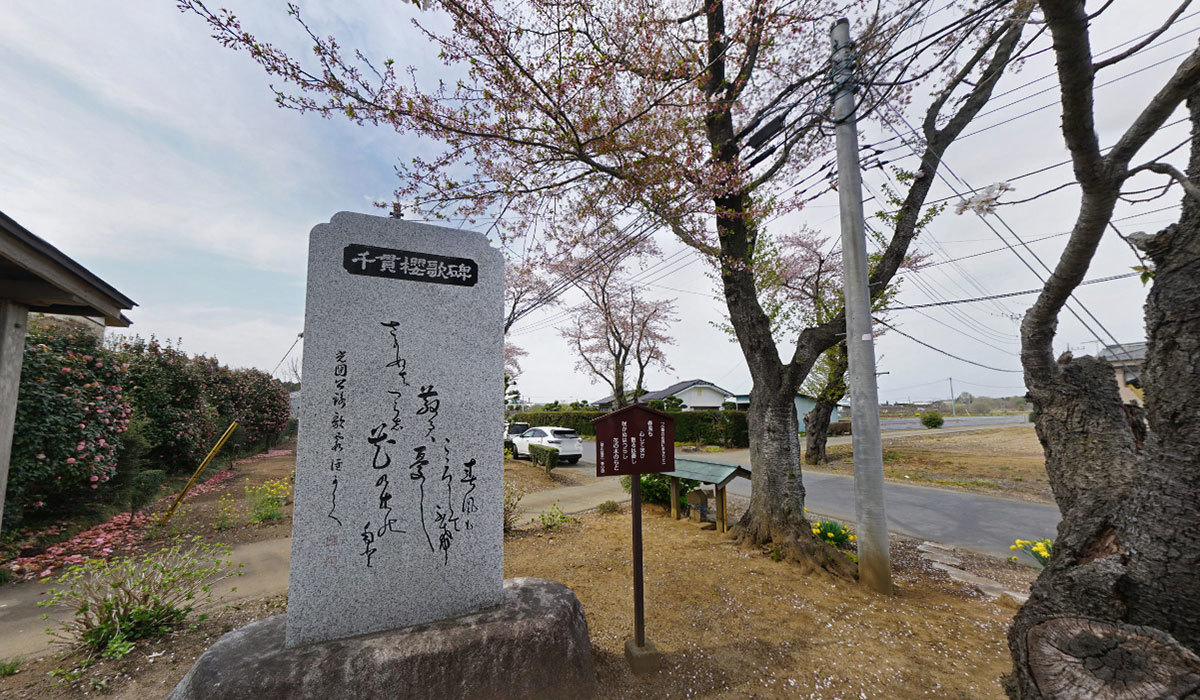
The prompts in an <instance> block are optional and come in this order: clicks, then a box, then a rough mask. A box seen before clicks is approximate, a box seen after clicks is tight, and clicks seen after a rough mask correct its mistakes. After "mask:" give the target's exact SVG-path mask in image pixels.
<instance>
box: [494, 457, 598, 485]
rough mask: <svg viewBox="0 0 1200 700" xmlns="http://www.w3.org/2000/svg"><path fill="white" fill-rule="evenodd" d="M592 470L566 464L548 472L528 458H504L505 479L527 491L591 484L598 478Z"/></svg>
mask: <svg viewBox="0 0 1200 700" xmlns="http://www.w3.org/2000/svg"><path fill="white" fill-rule="evenodd" d="M591 470H592V468H591V467H566V466H564V467H558V468H556V469H552V470H550V473H549V474H547V473H546V470H545V469H544V468H542V467H539V466H538V465H536V464H534V463H533V462H530V461H528V460H523V459H506V460H504V479H505V480H506V481H508V482H509V483H511V484H513V485H514V486H516V487H518V488H521V489H524V490H525V493H534V492H536V491H545V490H547V489H560V488H563V487H565V486H581V485H583V484H590V483H592V482H593V481H595V480H596V478H597V477H596V476H595V474H594V473H593V472H592V471H591Z"/></svg>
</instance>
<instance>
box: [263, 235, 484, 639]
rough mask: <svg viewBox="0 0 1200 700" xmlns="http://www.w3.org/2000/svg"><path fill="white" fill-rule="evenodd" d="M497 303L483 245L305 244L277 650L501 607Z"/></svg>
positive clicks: (370, 239) (443, 240) (468, 239)
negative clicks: (292, 480) (284, 604)
mask: <svg viewBox="0 0 1200 700" xmlns="http://www.w3.org/2000/svg"><path fill="white" fill-rule="evenodd" d="M503 298H504V260H503V257H502V255H501V254H500V252H499V251H498V250H496V249H495V248H493V247H491V246H490V245H489V244H488V241H487V238H486V237H485V236H483V235H482V234H479V233H473V232H469V231H461V230H457V229H448V228H441V227H437V226H429V225H425V224H418V223H413V222H409V221H404V220H401V219H390V218H383V217H376V216H367V215H363V214H353V213H348V212H341V213H338V214H336V215H334V217H333V219H332V220H331V221H330V222H329V223H328V224H321V225H318V226H316V227H315V228H314V229H313V230H312V235H311V236H310V238H309V251H308V296H307V301H306V308H305V315H304V388H303V391H302V394H301V406H300V433H299V445H298V453H297V463H296V503H295V510H294V520H293V524H292V561H291V578H290V588H289V595H288V608H287V632H286V642H285V643H286V646H287V647H289V648H290V647H295V646H297V645H300V644H308V643H311V642H320V641H325V640H331V639H340V638H344V637H351V636H354V635H362V634H367V633H370V632H379V631H382V630H390V629H396V628H400V627H406V626H410V625H415V624H420V623H426V622H433V621H436V620H444V619H447V618H452V617H457V616H460V615H466V614H469V613H474V612H477V611H480V610H483V609H486V608H490V607H494V606H497V605H499V604H500V603H501V601H502V599H503V569H502V556H503V554H502V552H503V547H502V542H501V538H502V523H501V508H502V495H501V494H502V480H503V471H502V469H503V467H502V464H501V451H500V447H499V445H498V442H497V438H496V435H497V426H499V425H501V424H502V423H503V414H502V407H503V401H504V397H503V386H502V377H503V373H504V370H503V334H502V329H501V325H502V318H501V317H502V313H503V310H502V306H503Z"/></svg>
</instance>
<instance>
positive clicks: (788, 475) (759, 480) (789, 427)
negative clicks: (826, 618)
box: [733, 381, 856, 576]
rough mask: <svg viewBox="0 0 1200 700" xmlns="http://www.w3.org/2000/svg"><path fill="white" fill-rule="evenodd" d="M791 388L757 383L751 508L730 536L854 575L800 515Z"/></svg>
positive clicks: (752, 411) (804, 563) (813, 565)
mask: <svg viewBox="0 0 1200 700" xmlns="http://www.w3.org/2000/svg"><path fill="white" fill-rule="evenodd" d="M792 395H793V392H792V390H791V387H790V386H786V385H784V384H782V383H776V384H774V385H772V386H763V385H761V384H760V383H759V382H757V381H756V382H755V386H754V393H753V397H754V398H753V400H751V402H750V411H749V414H748V419H749V423H750V434H751V435H753V436H755V439H754V440H751V442H750V463H751V464H752V465H753V481H754V483H753V489H752V491H751V495H750V508H749V509H748V510H747V511H746V513H745V514H744V515H743V516H742V519H741V521H740V522H739V523H738V524H737V526H736V527H735V528H734V531H733V534H734V536H735V537H736V538H738V540H739V541H741V542H742V543H744V544H751V545H764V544H772V545H775V546H777V547H779V548H780V550H781V551H782V553H783V554H785V555H787V557H788V558H789V559H793V560H795V561H798V562H800V563H801V565H802V566H804V567H806V568H809V569H818V568H819V569H823V570H825V571H829V572H831V573H835V574H838V575H843V576H853V575H854V574H855V569H856V567H855V566H854V564H853V563H852V562H851V561H850V560H849V559H847V558H846V557H844V556H842V555H841V554H838V553H837V552H835V551H834V550H833V549H832V548H830V547H829V546H828V545H825V544H824V543H819V542H817V541H816V540H815V539H814V538H813V536H812V531H811V529H810V527H809V524H808V518H807V517H805V515H804V481H803V478H802V474H801V468H800V458H801V455H800V436H799V435H798V434H797V433H796V429H795V426H796V425H797V422H796V403H795V401H793V400H792Z"/></svg>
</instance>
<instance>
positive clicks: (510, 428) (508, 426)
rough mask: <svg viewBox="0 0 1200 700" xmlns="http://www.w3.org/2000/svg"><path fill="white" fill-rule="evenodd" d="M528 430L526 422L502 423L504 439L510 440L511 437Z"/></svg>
mask: <svg viewBox="0 0 1200 700" xmlns="http://www.w3.org/2000/svg"><path fill="white" fill-rule="evenodd" d="M526 430H529V424H528V423H505V424H504V441H505V442H510V441H512V439H513V438H515V437H516V436H518V435H520V434H521V433H523V432H525V431H526Z"/></svg>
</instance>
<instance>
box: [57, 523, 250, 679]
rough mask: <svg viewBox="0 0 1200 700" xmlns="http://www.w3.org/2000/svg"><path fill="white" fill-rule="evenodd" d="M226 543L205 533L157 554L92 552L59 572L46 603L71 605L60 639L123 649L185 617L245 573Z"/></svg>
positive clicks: (96, 650)
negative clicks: (100, 555)
mask: <svg viewBox="0 0 1200 700" xmlns="http://www.w3.org/2000/svg"><path fill="white" fill-rule="evenodd" d="M229 553H230V548H229V547H228V546H226V545H216V544H208V543H205V542H203V541H201V540H200V538H198V537H194V538H191V539H181V540H176V541H175V542H174V543H173V544H172V545H171V546H169V547H166V548H163V549H160V550H158V551H157V552H153V553H150V554H142V555H138V556H132V557H117V558H114V559H93V560H90V561H88V562H85V563H83V564H76V565H74V566H72V567H70V568H69V569H67V570H66V571H65V572H64V573H63V574H62V575H61V576H59V577H58V578H57V579H55V581H54V583H55V584H57V585H56V587H55V588H51V589H50V590H49V591H48V593H49V596H50V597H49V599H47V600H44V601H42V602H39V603H38V605H39V606H41V607H60V608H66V609H68V610H69V611H70V612H71V613H72V617H71V619H70V620H68V621H67V622H65V623H63V625H62V627H61V628H60V629H58V630H57V631H54V630H49V629H48V630H47V631H48V632H50V634H51V635H52V636H54V637H56V638H57V640H58V641H59V642H60V643H64V644H67V645H69V646H72V647H77V648H81V649H82V650H84V651H87V652H89V653H92V654H108V655H110V656H120V655H123V654H124V653H128V651H129V650H130V649H132V643H133V642H135V641H137V640H139V639H145V638H149V637H158V636H162V635H164V634H166V633H167V632H170V631H171V630H172V629H174V628H176V627H178V626H179V625H180V624H182V623H183V622H184V621H185V620H186V619H187V617H188V615H189V614H191V612H192V610H193V609H194V608H195V607H196V606H197V605H200V604H202V603H204V602H207V601H208V600H210V599H211V598H212V585H213V584H214V583H217V582H218V581H222V580H225V579H227V578H229V577H230V576H236V575H239V572H238V571H237V570H236V568H235V567H234V565H233V562H232V560H230V559H229Z"/></svg>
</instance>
